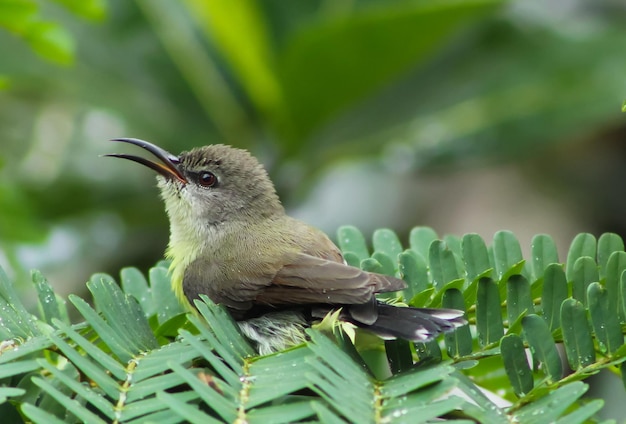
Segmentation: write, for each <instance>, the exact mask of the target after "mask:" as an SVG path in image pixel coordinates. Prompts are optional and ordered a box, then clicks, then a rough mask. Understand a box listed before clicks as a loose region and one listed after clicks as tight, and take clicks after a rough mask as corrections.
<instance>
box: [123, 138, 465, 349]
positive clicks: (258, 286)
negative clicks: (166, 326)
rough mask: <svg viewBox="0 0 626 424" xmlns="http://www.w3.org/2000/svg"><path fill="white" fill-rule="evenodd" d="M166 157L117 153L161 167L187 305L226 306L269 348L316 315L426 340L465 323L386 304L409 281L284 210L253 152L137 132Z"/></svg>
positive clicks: (172, 254)
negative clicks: (172, 147)
mask: <svg viewBox="0 0 626 424" xmlns="http://www.w3.org/2000/svg"><path fill="white" fill-rule="evenodd" d="M116 141H123V142H128V143H131V144H135V145H138V146H140V147H143V148H145V149H146V150H148V151H150V152H152V153H153V154H155V156H157V158H159V159H160V160H161V162H162V163H155V162H150V161H147V160H146V159H144V158H140V157H136V156H130V155H111V156H117V157H122V158H125V159H130V160H133V161H135V162H139V163H142V164H143V165H146V166H149V167H150V168H152V169H154V170H156V171H157V172H159V174H160V175H159V176H158V187H159V189H160V190H161V196H162V198H163V200H164V202H165V209H166V211H167V215H168V217H169V220H170V242H169V246H168V249H167V257H168V258H170V259H171V260H172V265H171V269H170V270H171V273H172V286H173V288H174V291H175V293H176V295H177V296H178V297H179V299H181V301H183V302H184V303H186V304H187V305H190V304H193V300H194V299H196V298H198V295H200V294H206V295H207V296H209V298H211V300H213V301H214V302H216V303H221V304H223V305H225V306H226V307H227V308H228V310H229V311H230V312H231V314H232V315H233V317H234V318H235V319H237V320H239V322H240V326H241V328H242V331H243V332H244V334H246V335H247V336H248V337H249V338H251V339H252V340H253V341H254V342H255V343H256V344H257V347H258V349H259V351H260V352H261V353H269V352H272V351H275V350H279V349H282V348H284V347H288V346H289V345H292V344H295V343H299V342H301V341H303V340H304V333H303V329H304V328H305V327H306V326H307V325H308V324H309V323H310V321H311V320H312V319H316V318H321V317H323V316H324V314H325V313H327V312H329V311H331V310H333V309H337V308H342V312H341V314H340V318H341V319H343V320H345V321H349V322H351V323H353V324H355V325H357V326H360V327H364V328H368V329H370V330H371V331H373V332H375V333H377V334H379V335H381V336H383V337H386V338H387V337H402V338H406V339H409V340H416V341H417V340H426V339H429V338H431V337H433V336H436V335H437V334H439V333H440V332H442V331H447V330H450V329H453V328H454V327H455V326H457V325H459V324H462V323H463V322H464V321H463V319H462V318H461V317H462V313H461V312H459V311H453V310H430V309H429V310H418V309H414V308H399V307H394V306H390V305H386V304H381V303H379V302H377V301H376V300H375V297H374V295H375V294H376V293H379V292H385V291H395V290H400V289H402V288H404V287H405V283H404V282H403V281H402V280H400V279H397V278H395V277H391V276H386V275H381V274H375V273H369V272H365V271H362V270H360V269H358V268H354V267H351V266H348V265H346V264H345V263H344V261H343V257H342V255H341V252H340V251H339V249H338V248H337V247H336V246H335V245H334V244H333V243H332V242H331V241H330V239H329V238H328V237H327V236H326V235H325V234H324V233H322V232H321V231H319V230H317V229H315V228H313V227H311V226H309V225H307V224H305V223H303V222H301V221H298V220H296V219H293V218H291V217H289V216H287V215H286V214H285V210H284V208H283V207H282V205H281V203H280V200H279V198H278V196H277V194H276V191H275V189H274V185H273V184H272V182H271V181H270V179H269V177H268V175H267V172H266V171H265V169H264V168H263V167H262V166H261V165H260V164H259V162H258V161H257V160H256V159H255V158H254V157H253V156H251V155H250V154H249V153H248V152H247V151H245V150H241V149H235V148H232V147H229V146H225V145H220V144H216V145H210V146H204V147H199V148H196V149H193V150H191V151H189V152H183V153H181V154H180V155H179V156H178V157H176V156H173V155H171V154H169V153H168V152H166V151H164V150H162V149H160V148H158V147H157V146H154V145H152V144H150V143H147V142H144V141H141V140H136V139H117V140H116Z"/></svg>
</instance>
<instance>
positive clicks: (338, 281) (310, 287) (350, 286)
mask: <svg viewBox="0 0 626 424" xmlns="http://www.w3.org/2000/svg"><path fill="white" fill-rule="evenodd" d="M404 287H406V284H405V283H404V281H402V280H400V279H397V278H394V277H389V276H386V275H380V274H373V273H369V272H365V271H362V270H360V269H359V268H355V267H352V266H349V265H345V264H343V263H339V262H335V261H331V260H327V259H323V258H319V257H316V256H311V255H307V254H305V253H299V254H297V255H295V257H294V258H293V259H292V260H291V261H288V263H287V264H286V265H284V266H283V267H282V268H281V269H280V270H279V271H278V272H277V273H276V275H275V276H274V278H272V281H271V284H270V285H269V286H267V287H265V288H264V289H263V290H262V291H261V292H259V294H258V295H257V296H256V299H255V301H256V302H257V303H263V304H267V305H285V304H302V303H328V304H333V305H349V304H362V303H366V302H368V301H369V300H370V299H371V298H372V295H373V294H374V293H378V292H381V291H393V290H401V289H403V288H404Z"/></svg>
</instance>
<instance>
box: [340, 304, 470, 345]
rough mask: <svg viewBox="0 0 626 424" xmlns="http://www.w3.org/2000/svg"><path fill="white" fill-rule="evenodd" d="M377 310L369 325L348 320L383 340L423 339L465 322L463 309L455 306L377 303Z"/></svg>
mask: <svg viewBox="0 0 626 424" xmlns="http://www.w3.org/2000/svg"><path fill="white" fill-rule="evenodd" d="M377 309H378V318H377V319H376V321H374V323H372V324H370V325H367V324H363V323H362V322H359V321H356V320H351V321H352V322H353V324H355V325H356V326H358V327H360V328H364V329H367V330H369V331H371V332H373V333H375V334H377V335H378V336H379V337H381V338H383V339H396V338H399V339H404V340H410V341H413V342H425V341H428V340H431V339H433V338H435V337H437V336H438V335H439V334H441V333H446V332H449V331H452V330H454V329H455V328H457V327H460V326H462V325H465V324H467V321H466V320H465V319H464V318H463V311H459V310H456V309H429V308H408V307H407V308H403V307H401V306H393V305H389V304H386V303H381V302H378V308H377Z"/></svg>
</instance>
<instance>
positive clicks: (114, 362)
mask: <svg viewBox="0 0 626 424" xmlns="http://www.w3.org/2000/svg"><path fill="white" fill-rule="evenodd" d="M338 240H339V245H340V247H341V249H342V250H343V252H344V254H345V257H346V259H347V260H348V262H349V263H350V264H352V265H355V266H359V267H361V268H363V269H367V270H370V271H376V272H382V273H388V274H392V275H394V274H395V275H399V276H401V277H402V278H404V279H405V281H406V282H407V284H408V287H407V289H406V290H404V291H403V292H401V293H396V294H394V295H393V296H388V297H395V298H397V297H400V298H401V300H403V301H404V302H405V303H408V304H409V305H412V306H418V307H450V308H457V309H462V310H464V311H466V314H467V318H468V322H469V325H468V326H465V327H462V328H459V329H457V330H456V331H455V332H454V333H453V334H448V335H446V336H445V337H443V338H442V340H440V341H438V342H430V343H426V344H411V343H407V342H405V341H387V342H382V341H380V340H378V339H376V338H374V337H372V336H368V335H367V334H365V333H357V337H356V344H355V345H353V344H352V343H351V342H350V341H349V340H348V339H347V337H346V336H345V334H344V333H342V332H341V331H339V330H337V329H336V330H337V331H334V332H333V331H330V330H327V329H326V330H316V329H310V330H308V331H309V333H308V334H309V337H310V341H309V342H308V343H306V344H305V345H302V346H297V347H294V348H292V349H289V350H287V351H284V352H280V353H277V354H274V355H270V356H265V357H259V356H257V355H256V353H255V352H254V350H253V349H252V348H251V347H250V345H249V344H248V342H247V341H246V340H245V338H243V337H242V336H241V334H240V333H239V331H238V327H237V325H236V323H235V322H233V321H232V320H231V318H230V316H229V315H228V314H227V313H226V312H225V311H224V310H223V309H222V308H221V307H219V306H217V305H214V304H213V303H212V302H211V301H210V300H209V299H207V298H203V299H202V301H198V302H197V303H196V306H197V308H198V311H199V314H198V315H193V314H185V313H184V311H183V310H182V308H181V307H180V305H178V303H177V302H176V300H175V297H174V296H173V294H172V292H171V289H170V282H169V278H168V275H167V269H166V265H165V264H163V263H160V264H158V265H157V266H156V267H155V268H153V269H152V270H150V273H149V276H148V277H149V278H148V279H147V280H146V279H145V278H144V276H143V275H142V274H141V273H140V272H139V271H137V270H136V269H133V268H128V269H124V270H122V272H121V279H120V284H119V285H118V284H117V283H116V282H115V281H114V280H113V278H111V277H110V276H107V275H104V274H96V275H94V276H93V277H92V278H91V279H90V281H89V282H88V283H87V285H88V288H89V290H90V292H91V294H92V295H93V302H92V304H93V306H91V305H90V304H89V303H87V302H86V301H85V300H83V299H81V298H79V297H77V296H70V297H69V301H70V302H71V303H72V304H73V306H74V307H75V308H76V309H77V310H78V312H79V313H80V315H81V316H82V317H83V320H82V321H81V322H79V323H77V324H72V323H71V322H70V321H69V319H68V313H67V308H66V303H65V301H64V300H63V299H61V298H60V297H59V296H57V295H56V294H55V293H54V292H53V290H52V289H51V287H50V285H49V284H48V283H47V281H46V280H45V279H44V278H43V276H41V275H40V274H39V273H37V272H34V273H33V282H34V284H35V288H36V291H37V294H38V298H39V306H40V310H39V314H38V315H37V316H35V315H33V314H31V313H29V312H28V311H27V310H26V309H25V308H24V306H23V304H22V303H21V302H20V300H19V299H18V298H17V296H16V293H15V291H14V290H13V288H12V286H11V284H10V282H9V281H8V278H7V276H6V275H5V274H4V272H3V271H2V270H1V269H0V339H1V340H2V343H1V344H0V416H1V417H2V419H3V422H5V421H6V422H20V421H24V422H35V423H62V422H63V423H65V422H70V423H83V422H84V423H109V422H113V423H135V422H137V423H140V422H141V423H144V422H158V423H179V422H192V423H221V422H237V423H290V422H299V421H306V422H323V423H345V422H358V423H368V422H372V423H404V422H406V423H427V422H434V421H435V420H438V421H437V422H440V421H441V420H446V421H447V422H454V423H471V422H481V423H486V422H488V423H509V422H521V423H545V422H558V423H584V422H594V421H593V416H594V414H595V413H596V412H597V411H598V410H600V409H601V408H602V405H603V402H602V401H601V400H591V401H589V400H586V401H585V402H582V401H580V398H581V396H582V395H583V394H584V393H585V392H586V390H587V385H586V384H585V383H583V382H581V381H579V380H582V379H584V378H585V377H587V376H589V375H592V374H595V373H597V372H598V371H599V370H601V369H603V368H610V369H612V370H614V371H616V372H621V373H622V375H623V374H624V373H623V371H624V365H623V364H624V361H625V360H626V347H625V346H624V335H623V329H622V325H623V324H624V323H625V321H626V300H625V297H626V276H625V275H626V274H624V271H625V270H626V252H625V251H624V243H623V242H622V240H621V239H620V238H619V237H618V236H617V235H615V234H604V235H602V236H601V237H600V238H599V239H598V240H596V238H595V237H593V236H592V235H590V234H580V235H578V236H577V237H576V238H575V239H574V241H573V242H572V245H571V247H570V249H569V252H568V254H567V260H566V262H565V265H563V264H562V263H561V262H560V261H559V258H558V254H557V251H556V248H555V244H554V242H553V241H552V239H551V238H550V237H549V236H546V235H539V236H536V237H535V238H534V239H533V243H532V246H531V252H532V258H530V259H529V260H524V259H523V258H522V253H521V248H520V245H519V242H518V241H517V239H516V238H515V236H514V235H513V234H511V233H510V232H506V231H502V232H499V233H497V234H496V235H495V237H494V240H493V243H492V244H491V246H489V247H488V246H487V244H486V243H485V241H484V240H483V239H482V238H480V237H479V236H478V235H475V234H468V235H465V236H463V237H462V238H456V237H444V238H443V239H442V240H440V239H439V238H438V236H437V235H436V234H435V233H434V231H433V230H431V229H429V228H425V227H420V228H415V229H414V230H413V231H412V232H411V234H410V239H409V248H408V249H405V248H404V247H403V246H402V245H401V243H400V241H399V240H398V237H397V236H396V235H395V234H394V233H393V232H391V231H389V230H378V231H376V232H375V233H374V236H373V247H374V252H373V253H372V254H370V252H369V250H368V247H367V243H366V241H365V239H364V237H363V235H362V234H361V233H360V232H359V231H358V230H357V229H356V228H354V227H342V228H341V229H340V230H339V232H338ZM558 344H562V345H563V347H564V349H562V352H563V353H559V350H558V349H557V345H558ZM562 355H565V357H566V359H567V363H568V364H569V368H571V369H567V370H566V369H564V368H567V367H564V366H563V365H562V364H563V362H562V361H561V356H562ZM529 358H530V360H529ZM484 389H489V390H491V391H493V392H498V393H500V394H501V393H504V395H503V398H504V399H501V401H503V400H507V401H508V402H509V403H508V404H505V405H503V404H502V402H497V399H496V400H494V398H493V396H492V397H489V396H487V395H486V394H485V391H484Z"/></svg>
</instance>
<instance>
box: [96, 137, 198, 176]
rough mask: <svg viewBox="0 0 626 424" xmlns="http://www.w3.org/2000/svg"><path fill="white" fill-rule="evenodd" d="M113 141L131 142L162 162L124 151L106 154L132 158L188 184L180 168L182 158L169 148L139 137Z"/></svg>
mask: <svg viewBox="0 0 626 424" xmlns="http://www.w3.org/2000/svg"><path fill="white" fill-rule="evenodd" d="M111 141H121V142H123V143H130V144H134V145H135V146H139V147H141V148H143V149H146V150H147V151H149V152H150V153H152V154H153V155H154V156H156V157H157V159H159V160H160V161H161V163H159V162H153V161H151V160H149V159H146V158H142V157H141V156H134V155H126V154H123V153H111V154H108V155H104V156H109V157H114V158H122V159H128V160H132V161H133V162H137V163H140V164H142V165H145V166H147V167H148V168H151V169H153V170H155V171H156V172H158V173H159V174H161V175H163V176H164V177H165V178H169V179H176V180H178V181H180V182H181V183H183V184H187V179H186V178H185V176H184V175H183V173H182V172H181V171H180V169H179V168H178V164H179V163H180V160H179V159H178V157H177V156H174V155H173V154H171V153H170V152H168V151H167V150H164V149H161V148H160V147H159V146H155V145H154V144H152V143H148V142H147V141H143V140H139V139H138V138H114V139H113V140H111Z"/></svg>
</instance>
